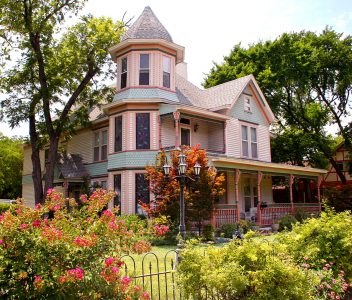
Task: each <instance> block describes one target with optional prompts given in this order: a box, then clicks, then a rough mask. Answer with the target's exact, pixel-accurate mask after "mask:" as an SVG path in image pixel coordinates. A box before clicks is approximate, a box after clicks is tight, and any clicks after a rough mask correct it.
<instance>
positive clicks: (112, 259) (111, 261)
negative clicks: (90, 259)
mask: <svg viewBox="0 0 352 300" xmlns="http://www.w3.org/2000/svg"><path fill="white" fill-rule="evenodd" d="M114 261H115V259H114V258H113V257H109V258H107V259H106V260H105V265H106V266H110V265H112V264H113V263H114Z"/></svg>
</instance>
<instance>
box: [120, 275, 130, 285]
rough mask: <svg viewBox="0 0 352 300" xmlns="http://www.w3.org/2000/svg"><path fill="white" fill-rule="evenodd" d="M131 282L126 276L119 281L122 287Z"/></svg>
mask: <svg viewBox="0 0 352 300" xmlns="http://www.w3.org/2000/svg"><path fill="white" fill-rule="evenodd" d="M131 281H132V279H131V278H129V277H126V276H124V277H122V279H121V282H122V284H123V285H129V284H130V283H131Z"/></svg>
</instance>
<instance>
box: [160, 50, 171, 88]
mask: <svg viewBox="0 0 352 300" xmlns="http://www.w3.org/2000/svg"><path fill="white" fill-rule="evenodd" d="M165 59H167V60H168V68H169V70H166V69H164V67H165V66H164V60H165ZM164 72H165V73H167V74H169V86H165V82H164ZM162 77H163V78H162V82H163V87H164V88H166V89H170V88H171V57H169V56H165V55H163V56H162Z"/></svg>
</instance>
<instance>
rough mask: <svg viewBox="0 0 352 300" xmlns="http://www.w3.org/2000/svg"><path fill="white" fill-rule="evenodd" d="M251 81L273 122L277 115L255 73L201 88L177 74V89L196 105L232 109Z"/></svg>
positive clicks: (210, 108)
mask: <svg viewBox="0 0 352 300" xmlns="http://www.w3.org/2000/svg"><path fill="white" fill-rule="evenodd" d="M250 83H252V84H253V85H254V87H255V89H256V92H257V93H258V95H259V98H260V101H261V102H262V103H261V105H262V106H263V109H264V111H265V113H266V114H267V116H268V119H269V120H270V121H271V122H273V121H275V116H274V114H273V113H272V111H271V109H270V107H269V104H268V103H267V101H266V100H265V97H264V95H263V93H262V92H261V90H260V88H259V86H258V84H257V82H256V80H255V78H254V76H253V75H247V76H244V77H241V78H237V79H235V80H231V81H229V82H225V83H223V84H219V85H217V86H214V87H211V88H208V89H200V88H198V87H197V86H195V85H194V84H192V83H191V82H189V81H188V80H186V79H185V78H183V77H182V76H180V75H178V74H176V91H178V92H179V93H182V96H183V97H184V98H186V99H187V100H188V101H190V102H191V103H192V104H193V105H194V106H199V107H203V108H206V109H208V110H211V111H215V110H219V109H222V108H227V109H230V108H231V107H232V106H233V105H234V104H235V103H236V101H237V100H238V97H239V96H240V95H241V94H242V92H243V91H244V89H245V88H246V87H247V86H248V85H249V84H250Z"/></svg>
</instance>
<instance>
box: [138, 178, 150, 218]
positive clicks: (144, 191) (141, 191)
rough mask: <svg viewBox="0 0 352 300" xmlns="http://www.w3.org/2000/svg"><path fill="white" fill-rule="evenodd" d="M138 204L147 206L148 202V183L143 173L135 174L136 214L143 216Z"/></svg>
mask: <svg viewBox="0 0 352 300" xmlns="http://www.w3.org/2000/svg"><path fill="white" fill-rule="evenodd" d="M139 202H143V203H146V204H148V203H149V202H150V194H149V181H148V180H147V179H146V178H145V174H144V173H136V213H137V214H140V215H142V214H144V211H143V210H142V207H141V205H140V204H139Z"/></svg>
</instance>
